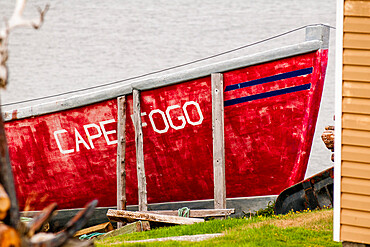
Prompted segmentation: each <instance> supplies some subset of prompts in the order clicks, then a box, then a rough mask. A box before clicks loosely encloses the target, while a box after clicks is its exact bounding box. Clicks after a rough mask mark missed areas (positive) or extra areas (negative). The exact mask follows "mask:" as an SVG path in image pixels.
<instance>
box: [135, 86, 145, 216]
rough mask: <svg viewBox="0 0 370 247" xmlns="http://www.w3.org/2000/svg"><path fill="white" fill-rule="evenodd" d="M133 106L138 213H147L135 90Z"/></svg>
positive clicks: (142, 151) (140, 127)
mask: <svg viewBox="0 0 370 247" xmlns="http://www.w3.org/2000/svg"><path fill="white" fill-rule="evenodd" d="M133 105H134V127H135V143H136V169H137V183H138V197H139V211H147V210H148V202H147V191H146V176H145V167H144V145H143V143H144V140H143V129H142V123H141V110H140V91H139V90H137V89H134V90H133Z"/></svg>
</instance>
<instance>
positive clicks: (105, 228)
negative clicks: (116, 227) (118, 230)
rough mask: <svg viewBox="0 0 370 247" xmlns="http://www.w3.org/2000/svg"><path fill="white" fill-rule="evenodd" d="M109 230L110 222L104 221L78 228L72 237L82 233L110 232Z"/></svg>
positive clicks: (111, 228)
mask: <svg viewBox="0 0 370 247" xmlns="http://www.w3.org/2000/svg"><path fill="white" fill-rule="evenodd" d="M110 231H113V226H112V223H110V222H106V223H102V224H99V225H96V226H92V227H88V228H85V229H82V230H79V231H78V232H76V233H75V235H74V237H79V236H82V235H84V234H90V233H93V232H100V233H105V232H110Z"/></svg>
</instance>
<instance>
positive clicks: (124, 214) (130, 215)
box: [107, 209, 204, 225]
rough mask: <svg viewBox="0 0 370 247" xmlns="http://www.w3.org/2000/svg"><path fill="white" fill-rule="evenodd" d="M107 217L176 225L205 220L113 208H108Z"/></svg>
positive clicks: (124, 220)
mask: <svg viewBox="0 0 370 247" xmlns="http://www.w3.org/2000/svg"><path fill="white" fill-rule="evenodd" d="M107 217H108V219H109V220H112V221H117V222H126V221H127V220H146V221H152V222H162V223H168V224H176V225H191V224H194V223H200V222H204V220H203V219H196V218H187V217H178V216H169V215H161V214H153V213H148V212H132V211H125V210H113V209H109V210H108V212H107Z"/></svg>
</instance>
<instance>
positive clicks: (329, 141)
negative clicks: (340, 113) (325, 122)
mask: <svg viewBox="0 0 370 247" xmlns="http://www.w3.org/2000/svg"><path fill="white" fill-rule="evenodd" d="M321 139H322V141H323V142H324V144H325V146H326V147H327V148H328V149H329V150H330V151H332V152H334V139H335V133H334V126H326V127H325V131H324V132H323V133H322V135H321ZM331 161H333V162H334V153H332V155H331Z"/></svg>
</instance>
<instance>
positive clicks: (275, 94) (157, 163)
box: [5, 49, 328, 210]
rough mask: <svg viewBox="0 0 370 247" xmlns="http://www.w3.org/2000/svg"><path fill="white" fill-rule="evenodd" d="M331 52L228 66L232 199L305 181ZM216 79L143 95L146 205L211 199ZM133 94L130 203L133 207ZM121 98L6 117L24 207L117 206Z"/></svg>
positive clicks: (128, 129)
mask: <svg viewBox="0 0 370 247" xmlns="http://www.w3.org/2000/svg"><path fill="white" fill-rule="evenodd" d="M327 55H328V51H327V50H325V49H324V50H322V49H321V50H317V51H314V52H310V53H307V54H303V55H299V56H294V57H289V58H285V59H281V60H276V61H272V62H267V63H262V64H258V65H254V66H249V67H245V68H241V69H236V70H232V71H228V72H225V73H224V99H225V108H224V109H225V146H226V150H225V153H226V185H227V188H226V191H227V197H228V198H233V197H247V196H259V195H276V194H279V193H280V192H281V191H282V190H284V189H285V188H287V187H289V186H291V185H293V184H295V183H297V182H299V181H301V180H302V179H303V178H304V175H305V171H306V168H307V163H308V158H309V154H310V149H311V144H312V139H313V135H314V130H315V125H316V120H317V116H318V111H319V106H320V100H321V93H322V88H323V83H324V77H325V71H326V65H327ZM210 80H211V79H210V76H208V77H203V78H198V79H195V80H190V81H186V82H182V83H179V84H174V85H170V86H166V87H161V88H157V89H151V90H147V91H142V92H141V102H142V103H141V107H142V108H141V111H142V122H143V136H144V156H145V170H146V180H147V191H148V203H159V202H174V201H191V200H202V199H212V198H213V165H212V164H213V163H212V112H211V111H212V102H211V100H212V99H211V81H210ZM132 114H133V109H132V95H129V96H128V101H127V116H126V118H127V124H126V140H127V143H126V169H127V170H126V172H127V203H128V204H129V205H133V204H137V203H138V198H137V176H136V158H135V139H134V127H133V122H132V118H131V115H132ZM116 119H117V106H116V99H110V100H105V101H102V102H99V103H94V104H91V105H86V106H81V107H78V108H74V109H69V110H65V111H61V112H55V113H50V114H46V115H41V116H36V117H32V118H25V119H18V120H14V121H9V122H6V124H5V128H6V133H7V138H8V143H9V153H10V158H11V162H12V166H13V172H14V174H15V183H16V188H17V195H18V199H19V204H20V207H21V210H26V209H28V210H38V209H41V208H43V207H44V206H46V205H47V204H48V203H50V202H57V203H58V204H59V208H77V207H83V206H84V205H85V203H86V202H87V201H90V200H91V199H93V198H96V199H98V200H99V206H102V207H104V206H115V205H116V149H117V145H116V143H117V135H116V128H117V122H116Z"/></svg>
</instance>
